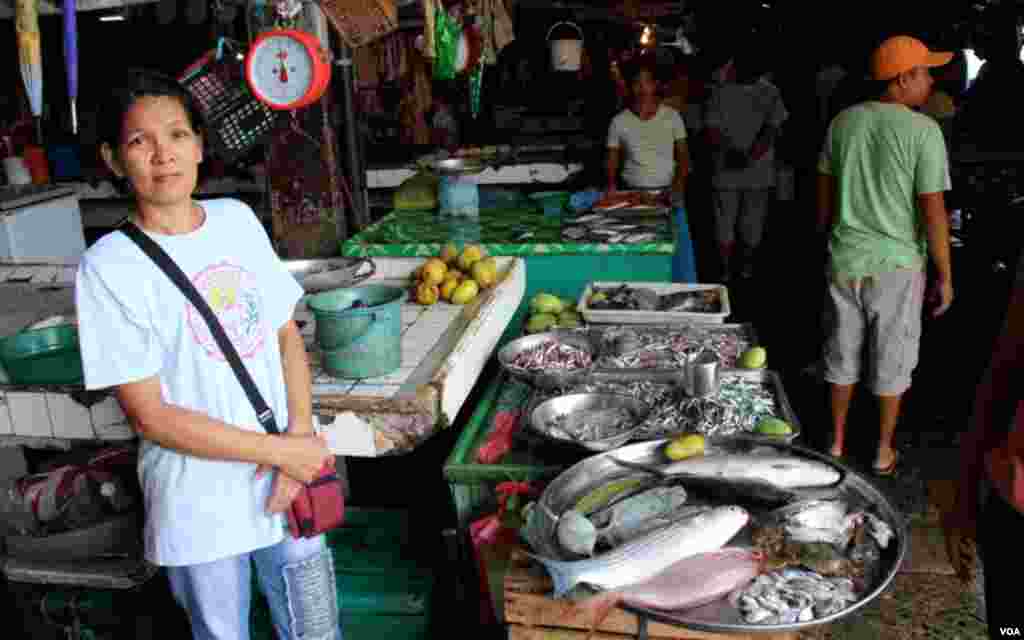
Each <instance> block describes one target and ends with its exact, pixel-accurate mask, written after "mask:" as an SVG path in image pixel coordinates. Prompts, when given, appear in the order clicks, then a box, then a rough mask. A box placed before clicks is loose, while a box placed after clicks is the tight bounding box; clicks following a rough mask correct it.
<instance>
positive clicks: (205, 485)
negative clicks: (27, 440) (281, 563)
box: [75, 199, 303, 566]
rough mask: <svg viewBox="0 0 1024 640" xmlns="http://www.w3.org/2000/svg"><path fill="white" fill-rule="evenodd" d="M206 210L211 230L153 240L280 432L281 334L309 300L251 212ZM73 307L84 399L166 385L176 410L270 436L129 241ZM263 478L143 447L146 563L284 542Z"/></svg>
mask: <svg viewBox="0 0 1024 640" xmlns="http://www.w3.org/2000/svg"><path fill="white" fill-rule="evenodd" d="M200 204H201V206H202V207H203V209H204V211H205V212H206V219H205V221H204V222H203V224H202V226H200V227H199V229H197V230H196V231H194V232H191V233H187V234H182V235H159V234H149V235H150V237H151V238H153V239H154V240H155V241H156V242H157V243H158V244H159V245H160V246H161V247H162V248H163V249H164V251H166V252H167V253H168V254H169V255H170V256H171V258H172V259H174V261H175V262H176V263H177V264H178V266H179V267H181V269H182V271H184V272H185V274H186V275H188V277H189V278H190V279H191V280H192V283H193V284H194V285H195V286H196V288H197V289H198V290H199V292H200V293H201V294H202V295H203V297H204V298H205V299H206V301H207V302H208V303H209V305H210V307H211V308H212V309H213V310H214V312H215V313H216V314H217V317H218V319H219V320H220V322H221V324H222V325H223V326H224V329H225V331H226V332H227V334H228V336H230V338H231V341H232V342H233V343H234V345H235V347H236V348H237V350H238V352H239V354H240V355H241V356H242V360H243V362H244V363H245V365H246V368H247V369H248V370H249V373H250V374H251V375H252V378H253V380H254V381H255V382H256V385H257V387H259V390H260V393H262V394H263V397H264V399H265V400H266V401H267V404H269V405H270V407H271V409H273V411H274V414H275V417H276V419H277V424H278V425H279V427H280V428H282V429H284V428H285V426H286V425H287V424H288V402H287V394H286V389H285V382H284V374H283V368H282V363H281V352H280V348H279V344H278V338H277V334H278V330H279V329H280V328H281V326H282V325H283V324H284V323H285V322H287V321H288V320H289V319H291V317H292V315H293V312H294V308H295V304H296V302H297V301H298V300H299V298H300V297H301V296H302V293H303V292H302V288H301V287H300V286H299V284H298V283H297V282H296V281H295V279H294V278H293V277H292V276H291V274H290V273H289V272H288V270H287V269H286V268H285V267H284V265H283V264H282V262H281V260H280V259H279V258H278V256H277V254H276V253H275V252H274V251H273V249H272V247H271V244H270V240H269V238H268V237H267V234H266V231H265V230H264V228H263V226H262V225H261V224H260V223H259V221H258V220H257V219H256V216H255V214H254V213H253V212H252V210H251V209H250V208H249V207H248V206H246V205H245V204H244V203H241V202H239V201H237V200H230V199H218V200H207V201H203V202H201V203H200ZM75 299H76V305H77V308H78V323H79V328H78V331H79V343H80V348H81V352H82V365H83V369H84V373H85V384H86V388H88V389H101V388H106V387H112V386H116V385H120V384H125V383H128V382H135V381H139V380H143V379H145V378H149V377H151V376H159V378H160V386H161V388H162V391H163V396H164V399H165V400H166V401H167V402H168V403H170V404H173V405H177V406H180V407H184V408H186V409H191V410H194V411H198V412H201V413H204V414H206V415H209V416H211V417H213V418H216V419H218V420H222V421H224V422H226V423H228V424H230V425H233V426H236V427H239V428H242V429H247V430H250V431H261V432H262V431H263V429H262V427H260V425H259V423H258V422H257V420H256V412H255V411H254V410H253V408H252V405H251V404H250V403H249V400H248V399H247V398H246V396H245V393H244V392H243V391H242V388H241V385H240V384H239V382H238V380H237V378H236V377H235V374H234V372H232V370H231V367H230V365H229V364H228V363H227V361H226V360H225V359H224V357H223V355H222V354H221V352H220V349H219V347H218V346H217V344H216V342H215V341H214V339H213V336H212V334H211V333H210V330H209V328H208V327H207V326H206V323H205V321H204V320H203V318H202V316H200V315H199V313H198V312H196V310H195V309H194V308H193V307H192V305H191V304H190V303H188V301H187V300H186V299H185V297H184V295H183V294H182V293H181V292H180V291H179V290H178V288H177V287H176V286H175V285H174V283H172V282H171V280H170V279H169V278H167V276H166V275H164V273H163V272H162V271H161V270H160V269H159V267H157V266H156V264H155V263H153V261H152V260H151V259H150V258H149V257H148V256H146V255H145V254H144V253H142V251H141V250H140V249H139V248H138V247H137V246H136V245H135V243H133V242H132V241H131V240H130V239H129V238H128V237H127V236H125V235H124V234H123V233H121V232H119V231H115V232H112V233H109V234H107V235H106V236H104V237H103V238H101V239H100V240H99V241H97V242H96V244H95V245H93V246H92V247H90V248H89V250H88V251H86V252H85V255H83V256H82V259H81V262H80V263H79V266H78V274H77V279H76V288H75ZM255 471H256V465H254V464H249V463H243V462H229V461H223V460H208V459H203V458H197V457H194V456H191V455H187V454H184V453H180V452H177V451H172V450H170V449H166V448H164V447H162V446H160V445H158V444H156V443H154V442H150V441H148V440H145V439H143V440H142V441H141V443H140V448H139V464H138V472H139V480H140V482H141V485H142V489H143V493H144V496H145V510H146V525H145V533H144V540H145V553H146V559H147V560H149V561H150V562H152V563H154V564H157V565H164V566H180V565H192V564H199V563H204V562H211V561H214V560H220V559H223V558H226V557H229V556H232V555H237V554H240V553H245V552H248V551H253V550H256V549H260V548H263V547H267V546H269V545H272V544H275V543H277V542H280V541H281V540H282V539H283V534H284V527H285V522H284V517H283V516H282V515H281V514H276V515H273V516H272V515H269V514H267V513H266V501H267V498H268V496H269V495H270V490H271V479H272V477H273V474H265V475H264V476H263V477H262V478H261V479H259V480H257V479H255Z"/></svg>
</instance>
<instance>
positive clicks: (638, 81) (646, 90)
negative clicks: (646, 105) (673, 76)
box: [630, 69, 658, 99]
mask: <svg viewBox="0 0 1024 640" xmlns="http://www.w3.org/2000/svg"><path fill="white" fill-rule="evenodd" d="M630 89H632V90H633V97H634V98H635V99H639V98H651V97H653V96H654V95H655V94H656V93H657V91H658V83H657V82H655V80H654V76H653V75H651V72H650V71H647V70H646V69H645V70H643V71H641V72H640V73H638V74H636V77H635V78H633V85H632V86H631V87H630Z"/></svg>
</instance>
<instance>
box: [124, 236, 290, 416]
mask: <svg viewBox="0 0 1024 640" xmlns="http://www.w3.org/2000/svg"><path fill="white" fill-rule="evenodd" d="M120 230H121V231H122V232H123V233H124V234H125V235H126V236H128V237H129V238H131V239H132V241H133V242H135V244H137V245H138V246H139V248H140V249H142V252H143V253H145V254H146V255H147V256H149V257H150V258H151V259H152V260H153V262H155V263H156V266H158V267H160V270H161V271H163V272H164V273H165V274H167V277H168V278H170V279H171V282H173V283H174V284H175V285H177V287H178V289H180V290H181V292H182V293H183V294H185V297H186V298H188V301H189V302H191V303H192V306H193V307H195V308H196V311H198V312H199V314H200V315H201V316H203V320H206V324H207V326H209V327H210V332H211V333H213V338H214V339H215V340H216V341H217V344H218V345H219V346H220V350H221V353H223V354H224V357H225V358H227V361H228V363H230V364H231V369H232V370H233V371H234V372H235V376H236V377H237V378H238V382H239V383H241V385H242V389H243V390H244V391H245V395H246V396H248V398H249V402H251V403H252V408H253V409H255V410H256V417H257V419H258V420H259V422H260V425H261V426H262V427H263V428H264V429H266V430H267V432H268V433H272V434H279V433H281V431H280V430H279V429H278V428H277V421H276V420H275V419H274V412H273V411H272V410H271V409H270V407H269V406H268V405H267V403H266V401H265V400H263V395H262V394H260V390H259V389H258V388H257V387H256V383H255V382H254V381H253V379H252V376H251V375H249V371H248V370H247V369H246V368H245V365H244V364H243V363H242V358H241V356H239V355H238V350H237V349H235V345H234V344H232V342H231V338H228V334H226V333H224V327H222V326H221V324H220V321H219V320H217V315H216V314H215V313H214V312H213V309H211V308H210V305H208V304H206V300H204V299H203V296H202V295H200V293H199V292H198V291H196V288H195V286H194V285H193V284H192V281H191V280H189V279H188V276H186V275H185V273H184V272H183V271H182V270H181V267H179V266H178V265H177V264H175V262H174V260H173V259H171V256H169V255H167V252H166V251H164V250H163V249H162V248H161V247H160V245H158V244H157V243H156V242H155V241H154V240H153V239H152V238H150V237H149V236H147V235H146V234H145V233H144V232H143V231H142V229H139V228H138V227H137V226H136V225H135V224H134V223H131V222H129V223H127V224H124V225H122V226H121V227H120Z"/></svg>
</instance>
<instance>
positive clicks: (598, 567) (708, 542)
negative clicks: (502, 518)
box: [531, 505, 750, 597]
mask: <svg viewBox="0 0 1024 640" xmlns="http://www.w3.org/2000/svg"><path fill="white" fill-rule="evenodd" d="M749 521H750V514H749V513H748V512H747V510H746V509H744V508H742V507H739V506H735V505H732V506H727V507H716V508H714V509H712V510H710V511H709V512H707V513H704V514H700V515H697V516H694V517H692V518H687V519H685V520H682V521H680V522H677V523H673V524H671V525H669V526H667V527H665V528H663V529H658V530H657V531H652V532H651V533H648V534H646V535H643V536H640V537H639V538H636V539H635V540H632V541H630V542H627V543H626V544H624V545H622V546H620V547H617V548H616V549H613V550H612V551H609V552H608V553H606V554H604V555H602V556H600V557H597V558H591V559H587V560H577V561H573V562H564V561H560V560H551V559H549V558H541V557H539V556H536V555H532V554H531V557H532V558H534V559H535V560H537V561H538V562H540V563H541V564H543V565H544V567H545V568H546V569H547V571H548V573H549V574H550V575H551V580H552V582H554V587H555V597H559V596H562V595H564V594H565V593H567V592H568V591H569V590H570V589H572V588H573V587H575V586H576V585H577V584H580V583H581V582H585V583H588V584H592V585H594V586H596V587H600V588H602V589H609V590H610V589H615V588H618V587H622V586H625V585H628V584H636V583H637V582H641V581H643V580H646V579H648V578H650V577H652V576H654V575H657V574H658V573H659V572H661V571H663V570H664V569H665V567H668V566H670V565H672V564H675V563H676V562H678V561H680V560H682V559H683V558H688V557H690V556H694V555H697V554H698V553H705V552H707V551H715V550H717V549H721V548H722V547H723V546H725V545H726V544H727V543H728V542H729V541H730V540H732V539H733V537H734V536H735V535H736V534H737V533H739V531H740V530H741V529H742V528H743V527H745V526H746V525H747V523H748V522H749Z"/></svg>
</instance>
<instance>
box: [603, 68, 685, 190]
mask: <svg viewBox="0 0 1024 640" xmlns="http://www.w3.org/2000/svg"><path fill="white" fill-rule="evenodd" d="M623 75H624V77H625V80H626V86H627V87H628V88H629V93H630V96H629V97H630V107H629V108H628V109H625V110H624V111H622V112H621V113H619V114H618V115H617V116H615V118H613V119H612V123H611V126H610V127H609V128H608V143H607V145H606V146H607V148H608V158H607V165H606V170H607V179H608V180H607V189H608V192H609V193H614V192H615V191H617V190H618V188H619V184H620V182H619V179H620V175H619V171H620V169H621V172H622V173H621V182H622V184H623V185H625V186H626V187H627V188H630V189H665V188H671V189H672V195H673V201H674V202H676V203H679V202H681V201H682V194H683V192H684V190H685V186H686V176H687V174H688V173H689V169H690V160H689V154H688V153H687V150H686V126H685V125H684V124H683V119H682V117H681V116H680V115H679V112H678V111H676V110H675V109H673V108H671V107H668V106H666V105H663V104H661V99H660V97H659V96H658V76H657V66H656V63H655V61H654V60H653V58H652V57H647V56H641V57H640V58H639V59H638V60H636V61H634V62H631V63H629V64H627V65H625V68H624V69H623Z"/></svg>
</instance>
